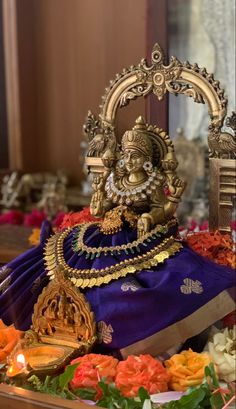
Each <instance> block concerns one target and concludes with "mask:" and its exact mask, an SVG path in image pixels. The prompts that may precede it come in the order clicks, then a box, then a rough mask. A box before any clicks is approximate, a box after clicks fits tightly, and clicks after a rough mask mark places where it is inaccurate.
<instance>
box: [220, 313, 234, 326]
mask: <svg viewBox="0 0 236 409" xmlns="http://www.w3.org/2000/svg"><path fill="white" fill-rule="evenodd" d="M234 325H236V310H234V311H233V312H231V313H230V314H228V315H226V316H225V317H224V318H223V326H224V328H225V327H229V328H233V326H234Z"/></svg>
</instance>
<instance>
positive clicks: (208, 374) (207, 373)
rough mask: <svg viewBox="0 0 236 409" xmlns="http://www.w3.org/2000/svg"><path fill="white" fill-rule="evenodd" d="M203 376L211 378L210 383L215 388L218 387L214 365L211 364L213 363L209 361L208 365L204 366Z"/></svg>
mask: <svg viewBox="0 0 236 409" xmlns="http://www.w3.org/2000/svg"><path fill="white" fill-rule="evenodd" d="M205 376H206V378H207V377H210V378H211V380H212V385H213V386H214V387H215V388H219V381H218V378H217V375H216V372H215V367H214V365H213V363H212V362H211V363H210V364H209V365H208V366H206V368H205Z"/></svg>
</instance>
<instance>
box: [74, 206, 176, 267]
mask: <svg viewBox="0 0 236 409" xmlns="http://www.w3.org/2000/svg"><path fill="white" fill-rule="evenodd" d="M116 209H117V208H115V209H114V210H116ZM176 224H177V220H176V219H171V220H169V222H168V223H166V224H165V225H157V226H155V227H154V229H152V230H151V231H150V232H148V233H146V234H145V235H144V236H142V237H141V238H140V239H137V240H134V241H132V242H129V243H127V244H121V245H119V246H109V247H107V246H105V247H89V246H87V245H86V244H85V243H84V236H85V233H86V232H87V231H88V229H89V227H90V226H93V225H95V226H97V227H98V228H99V227H100V223H94V222H91V223H86V224H84V225H78V231H77V232H75V234H74V244H73V249H74V251H75V252H76V253H78V255H79V256H80V255H82V254H84V253H86V254H89V255H90V258H91V260H93V259H94V258H95V257H99V256H100V255H101V254H102V255H107V254H111V255H113V254H116V253H117V252H118V254H119V252H121V251H124V252H125V253H126V254H129V252H130V253H132V254H134V252H139V251H140V249H139V246H140V245H144V246H145V243H147V242H150V241H152V240H156V239H157V238H159V237H161V234H165V233H167V232H168V230H169V229H170V228H171V227H173V226H175V225H176ZM100 230H101V229H100ZM101 231H102V230H101ZM132 249H133V251H132ZM93 256H94V257H93Z"/></svg>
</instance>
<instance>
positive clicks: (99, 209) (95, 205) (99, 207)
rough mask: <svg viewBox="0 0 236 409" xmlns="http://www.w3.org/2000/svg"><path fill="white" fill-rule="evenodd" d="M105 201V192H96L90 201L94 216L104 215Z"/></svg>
mask: <svg viewBox="0 0 236 409" xmlns="http://www.w3.org/2000/svg"><path fill="white" fill-rule="evenodd" d="M103 203H104V193H103V192H101V191H97V192H95V193H94V194H93V196H92V199H91V202H90V212H91V214H92V215H93V216H94V217H102V216H103V213H104V210H103Z"/></svg>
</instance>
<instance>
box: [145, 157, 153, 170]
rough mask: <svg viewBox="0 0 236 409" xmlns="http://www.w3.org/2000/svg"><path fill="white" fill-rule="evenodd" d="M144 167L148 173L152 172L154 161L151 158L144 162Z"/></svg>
mask: <svg viewBox="0 0 236 409" xmlns="http://www.w3.org/2000/svg"><path fill="white" fill-rule="evenodd" d="M143 169H144V170H145V171H146V172H147V173H152V171H153V165H152V162H151V161H150V160H148V161H146V162H144V164H143Z"/></svg>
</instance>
